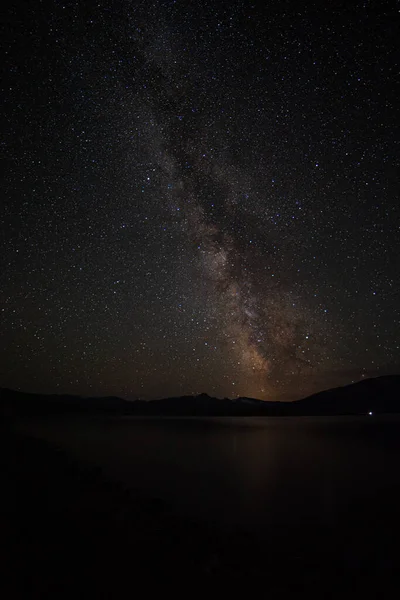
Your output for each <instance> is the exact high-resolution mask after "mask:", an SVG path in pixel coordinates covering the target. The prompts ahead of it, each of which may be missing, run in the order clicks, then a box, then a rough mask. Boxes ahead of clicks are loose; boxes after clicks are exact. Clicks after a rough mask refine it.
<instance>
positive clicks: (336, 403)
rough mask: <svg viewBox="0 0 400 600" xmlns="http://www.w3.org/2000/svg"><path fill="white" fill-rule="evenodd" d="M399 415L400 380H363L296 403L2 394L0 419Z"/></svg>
mask: <svg viewBox="0 0 400 600" xmlns="http://www.w3.org/2000/svg"><path fill="white" fill-rule="evenodd" d="M399 412H400V375H389V376H384V377H376V378H372V379H365V380H363V381H360V382H357V383H354V384H350V385H347V386H344V387H338V388H334V389H330V390H326V391H323V392H319V393H317V394H313V395H312V396H308V397H307V398H303V399H301V400H296V401H294V402H269V401H263V400H256V399H254V398H245V397H244V398H237V399H233V400H231V399H229V398H223V399H219V398H213V397H211V396H209V395H208V394H200V395H197V396H180V397H176V398H163V399H160V400H149V401H146V400H136V401H128V400H123V399H122V398H118V397H112V396H111V397H110V396H107V397H101V398H91V397H89V398H86V397H82V396H68V395H44V394H30V393H26V392H19V391H15V390H9V389H1V390H0V414H1V415H2V416H3V417H7V416H8V417H13V416H14V417H17V416H46V415H68V414H71V415H73V414H82V415H84V414H87V415H92V414H93V415H95V414H98V415H115V416H118V415H121V416H123V415H138V416H140V415H142V416H312V415H316V416H334V415H359V414H369V413H372V414H388V413H399Z"/></svg>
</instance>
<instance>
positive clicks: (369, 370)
mask: <svg viewBox="0 0 400 600" xmlns="http://www.w3.org/2000/svg"><path fill="white" fill-rule="evenodd" d="M2 20H3V32H2V36H1V39H2V45H3V53H2V54H3V61H2V90H1V97H2V116H1V156H2V159H3V160H2V162H3V169H2V177H1V186H2V206H1V213H0V214H1V258H0V261H1V262H0V304H1V317H0V318H1V334H2V335H1V340H0V363H1V364H0V385H1V386H3V387H10V388H16V389H22V390H26V391H32V392H46V393H53V392H57V393H76V394H82V395H110V394H112V395H119V396H122V397H126V398H139V397H140V398H155V397H166V396H171V395H181V394H192V393H200V392H207V393H209V394H210V395H215V396H229V397H235V396H237V395H245V396H252V397H257V398H262V399H271V400H289V399H295V398H299V397H302V396H305V395H307V394H309V393H312V392H314V391H317V390H321V389H325V388H328V387H333V386H336V385H343V384H345V383H350V382H351V381H358V380H360V379H361V378H363V377H369V376H376V375H379V374H382V375H383V374H387V373H398V372H400V293H399V285H398V276H399V270H400V258H399V257H400V207H399V199H398V190H399V181H398V157H399V155H398V151H397V149H398V141H399V131H398V128H397V124H398V123H399V120H400V119H399V114H398V105H399V101H398V97H399V86H398V83H399V78H398V75H399V69H398V54H397V53H396V52H397V46H398V40H399V34H400V31H399V27H398V23H399V4H398V3H397V2H394V1H393V2H384V1H380V0H376V1H367V0H364V1H357V2H352V1H346V2H336V1H329V2H315V3H307V2H294V1H293V2H288V1H285V0H280V1H279V2H277V1H274V2H272V1H271V2H268V1H265V2H259V3H256V2H246V1H244V0H242V1H236V0H231V1H229V2H223V1H217V0H212V1H211V0H202V1H200V0H193V1H189V0H186V1H184V0H176V1H161V0H159V1H154V2H153V1H151V0H148V1H143V2H140V1H137V2H133V1H128V0H125V1H108V2H107V1H106V0H100V1H97V2H94V1H93V0H88V1H80V2H69V1H58V0H57V1H56V0H54V1H52V2H50V1H47V0H46V1H43V2H42V1H39V0H35V1H32V2H21V1H16V2H10V3H8V7H6V9H5V11H4V13H3V19H2Z"/></svg>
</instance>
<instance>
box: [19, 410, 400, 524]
mask: <svg viewBox="0 0 400 600" xmlns="http://www.w3.org/2000/svg"><path fill="white" fill-rule="evenodd" d="M24 429H28V430H29V431H30V432H31V433H32V432H33V433H34V434H35V435H37V436H39V437H41V438H44V439H46V440H49V441H50V442H52V443H55V444H56V445H57V446H59V447H61V448H63V449H66V450H68V452H70V453H71V454H72V455H74V456H75V457H78V458H79V459H80V461H82V462H86V463H89V464H92V465H93V464H95V465H98V466H101V468H102V469H103V471H104V473H105V474H106V475H107V477H110V478H111V479H114V480H117V481H119V482H122V483H123V484H124V485H126V486H128V487H130V488H134V489H137V490H139V491H140V493H141V494H142V495H144V496H148V497H152V498H158V499H161V500H162V501H163V502H165V503H166V505H167V506H168V507H169V509H170V510H172V511H175V512H179V514H183V515H185V516H188V517H191V518H196V519H202V520H207V521H208V522H213V523H217V524H218V525H220V526H224V527H227V528H240V529H244V530H248V531H251V532H252V533H257V534H260V533H262V532H266V531H272V530H273V531H275V533H276V532H277V531H282V532H283V531H285V532H289V531H291V532H293V531H295V530H297V529H301V530H305V531H311V530H314V531H318V530H319V531H326V532H327V533H329V532H335V531H336V530H337V529H338V528H339V529H340V528H341V527H344V526H345V527H347V528H348V527H349V526H350V525H351V527H356V531H357V535H359V533H360V531H364V533H365V530H366V529H367V530H368V531H370V532H371V535H372V536H374V535H375V536H376V535H381V534H382V528H383V527H387V526H389V524H390V523H391V522H393V519H397V510H398V506H400V469H399V465H400V435H399V434H400V418H399V417H355V418H354V417H341V418H180V419H179V418H173V419H172V418H171V419H169V418H159V419H158V418H132V417H128V418H118V419H101V418H99V419H88V418H87V419H86V418H85V419H83V418H81V419H63V420H55V419H54V420H51V421H50V420H47V421H43V422H39V421H38V422H36V423H34V424H32V423H31V424H25V426H24ZM355 535H356V534H355Z"/></svg>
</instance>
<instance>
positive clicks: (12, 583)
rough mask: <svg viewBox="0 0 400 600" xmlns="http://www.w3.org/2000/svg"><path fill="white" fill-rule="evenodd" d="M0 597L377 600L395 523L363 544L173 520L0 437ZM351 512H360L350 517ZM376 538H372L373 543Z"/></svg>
mask: <svg viewBox="0 0 400 600" xmlns="http://www.w3.org/2000/svg"><path fill="white" fill-rule="evenodd" d="M0 431H1V453H0V456H1V458H0V463H1V474H2V489H3V492H2V495H3V498H2V507H3V508H2V514H1V524H0V526H1V541H0V547H1V565H2V566H1V571H2V573H1V582H0V593H1V594H2V597H4V598H7V599H8V598H50V597H52V598H71V597H81V596H83V595H87V594H89V595H90V597H91V598H119V597H123V596H125V595H126V594H127V593H129V594H133V593H135V592H138V587H137V586H138V585H139V584H144V585H146V586H147V587H152V586H154V585H156V586H158V585H160V584H161V585H173V586H174V587H177V588H179V587H180V586H181V585H185V584H186V583H188V582H190V583H191V586H193V585H204V584H206V585H207V584H215V583H218V584H223V585H224V587H225V588H226V589H230V588H232V587H233V586H234V585H235V583H237V582H238V581H241V582H242V583H244V584H245V585H246V588H247V590H248V591H250V590H254V591H255V589H256V587H259V586H260V585H262V590H263V592H265V593H268V592H273V593H274V594H276V596H274V597H279V596H280V597H281V596H282V594H283V596H284V597H289V596H290V597H291V596H292V595H296V596H303V594H304V596H306V595H307V596H308V595H309V594H310V593H313V592H315V594H316V595H318V596H321V595H323V596H324V597H339V596H343V594H346V593H347V592H348V593H349V594H353V593H354V592H355V591H356V590H358V591H359V592H360V593H364V592H365V593H368V594H370V593H371V592H372V591H374V590H375V591H376V593H377V594H379V593H382V592H384V590H389V589H392V592H394V591H395V590H396V588H397V585H398V580H397V577H398V573H399V569H400V564H399V556H400V553H399V547H398V546H399V543H398V539H399V538H398V532H399V531H398V522H396V523H394V522H391V523H387V522H386V520H385V519H384V515H371V519H373V518H375V519H381V521H382V525H381V527H378V528H377V527H375V529H374V533H373V534H372V533H369V532H368V531H366V530H365V520H363V519H360V523H359V524H357V523H354V526H353V525H352V527H351V531H349V526H348V524H344V526H343V531H335V532H327V531H307V536H305V535H304V532H301V531H299V532H298V534H297V535H296V532H293V531H291V532H285V531H274V532H271V535H270V536H269V537H268V539H266V538H265V537H263V539H262V540H261V539H258V538H257V537H256V536H254V535H252V534H248V533H246V532H244V531H237V530H235V531H226V530H225V531H224V530H222V529H221V528H220V527H218V526H216V525H211V524H207V523H204V522H195V521H192V520H189V519H186V518H181V517H180V516H179V515H176V514H174V513H173V511H172V510H170V509H169V507H168V506H167V505H166V504H165V503H164V502H162V501H158V500H156V499H148V498H143V497H141V495H140V493H139V492H138V491H135V490H131V489H126V488H124V487H123V486H121V485H120V484H117V483H115V482H111V481H107V480H106V479H105V478H104V475H103V473H102V472H101V470H100V469H97V468H95V467H93V468H90V467H88V466H84V465H81V464H80V463H78V461H77V460H76V459H73V458H71V457H70V456H69V455H68V454H67V453H65V452H64V451H61V450H59V449H58V448H56V447H54V446H52V445H50V444H48V443H47V442H45V441H43V440H39V439H35V438H33V437H28V436H25V435H22V434H20V433H17V432H16V431H15V430H13V429H12V427H10V426H7V427H5V426H3V427H2V428H1V430H0ZM360 510H362V509H361V507H360ZM377 531H378V532H379V535H378V537H377V533H376V532H377ZM278 595H279V596H278Z"/></svg>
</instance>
